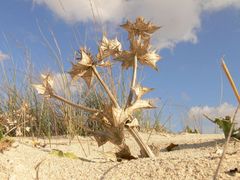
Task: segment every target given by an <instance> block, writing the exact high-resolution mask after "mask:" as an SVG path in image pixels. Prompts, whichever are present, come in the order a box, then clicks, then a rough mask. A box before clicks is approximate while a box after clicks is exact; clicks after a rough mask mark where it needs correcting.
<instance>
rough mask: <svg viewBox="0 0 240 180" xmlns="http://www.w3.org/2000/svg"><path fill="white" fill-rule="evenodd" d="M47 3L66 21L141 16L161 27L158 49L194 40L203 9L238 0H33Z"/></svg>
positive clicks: (233, 4)
mask: <svg viewBox="0 0 240 180" xmlns="http://www.w3.org/2000/svg"><path fill="white" fill-rule="evenodd" d="M34 2H35V3H36V4H39V5H46V6H47V7H48V8H49V9H50V10H52V11H53V12H54V13H55V14H56V15H57V16H58V17H60V18H61V19H63V20H65V21H66V22H69V23H75V22H80V21H88V20H92V19H93V15H92V12H91V5H90V2H92V8H93V10H94V13H95V17H96V18H97V19H99V17H100V18H101V20H102V21H104V22H106V21H108V22H113V23H120V22H121V21H122V20H123V19H124V18H130V19H133V18H135V17H136V16H139V15H141V16H144V17H145V18H146V19H149V20H152V21H153V22H155V23H156V24H159V25H161V26H163V28H162V29H161V30H160V31H159V32H158V33H156V35H155V37H156V42H155V45H156V46H157V47H158V48H164V47H174V46H175V45H176V44H177V43H179V42H183V41H185V42H187V41H190V42H193V43H196V42H197V31H198V30H199V29H200V28H201V19H200V16H201V14H202V13H203V12H204V11H219V10H222V9H224V8H226V7H235V8H238V9H240V1H239V0H181V1H176V0H167V1H166V0H112V1H110V0H91V1H90V0H34Z"/></svg>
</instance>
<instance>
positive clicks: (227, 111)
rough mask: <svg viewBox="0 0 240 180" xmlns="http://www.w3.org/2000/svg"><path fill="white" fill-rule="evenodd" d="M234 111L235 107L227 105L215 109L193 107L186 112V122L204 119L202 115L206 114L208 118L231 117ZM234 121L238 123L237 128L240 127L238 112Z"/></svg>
mask: <svg viewBox="0 0 240 180" xmlns="http://www.w3.org/2000/svg"><path fill="white" fill-rule="evenodd" d="M235 111H236V107H235V106H233V105H231V104H228V103H223V104H221V105H219V106H217V107H210V106H195V107H192V108H190V110H189V111H188V120H189V121H194V120H201V119H205V118H204V117H203V114H206V115H207V116H209V117H210V118H213V119H214V118H215V117H225V116H231V117H232V116H233V114H234V113H235ZM236 121H237V123H238V126H240V112H238V114H237V116H236Z"/></svg>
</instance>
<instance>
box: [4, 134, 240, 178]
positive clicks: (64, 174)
mask: <svg viewBox="0 0 240 180" xmlns="http://www.w3.org/2000/svg"><path fill="white" fill-rule="evenodd" d="M141 136H142V137H143V138H144V140H145V141H147V139H148V134H147V133H141ZM78 139H79V140H80V142H81V144H80V143H79V141H78ZM78 139H77V138H76V137H75V138H74V139H73V140H72V141H71V143H70V144H69V139H67V138H64V137H58V138H52V139H51V146H50V144H47V145H46V146H45V147H40V146H37V147H34V144H36V143H33V142H41V143H42V144H43V143H44V142H45V143H49V141H48V140H43V139H38V140H37V139H35V140H34V141H33V140H32V138H14V140H15V143H14V144H13V147H11V148H9V150H8V151H4V152H3V154H0V179H1V180H5V179H10V180H14V179H19V180H24V179H48V180H56V179H84V180H86V179H100V180H101V179H106V180H107V179H114V180H117V179H124V180H127V179H139V180H141V179H144V180H147V179H177V180H181V179H184V180H185V179H186V180H187V179H189V180H190V179H191V180H192V179H201V180H202V179H212V177H213V174H214V171H215V170H216V167H217V164H218V162H219V160H220V156H221V153H222V149H223V145H224V136H223V135H221V134H205V135H200V134H176V135H175V134H156V133H155V134H153V135H152V136H151V137H150V139H149V141H148V144H149V145H152V144H153V145H154V147H155V151H156V152H158V156H157V158H155V159H150V158H139V159H136V160H130V161H127V160H122V161H121V162H118V161H117V160H116V158H115V156H114V152H115V151H116V148H115V147H114V146H113V145H111V144H110V143H109V144H108V143H107V144H106V145H104V146H103V147H97V144H96V142H95V141H94V140H93V139H92V138H91V137H78ZM127 143H128V144H129V146H130V147H131V150H132V153H133V154H134V155H135V156H137V155H138V154H139V153H138V152H139V149H138V147H137V145H136V144H135V142H134V141H133V139H131V138H130V137H127ZM170 143H174V144H178V145H179V146H178V147H176V148H174V149H173V150H172V151H170V152H168V151H166V147H167V146H168V145H169V144H170ZM52 149H58V150H62V151H63V152H72V153H74V154H75V155H76V156H78V158H77V159H71V158H66V157H58V156H55V155H52V154H51V153H49V152H51V151H52ZM83 150H84V151H83ZM84 152H85V153H84ZM235 168H238V170H239V169H240V142H235V141H232V142H231V143H230V144H229V148H228V151H227V154H226V157H225V159H224V162H223V164H222V168H221V170H220V175H219V177H220V179H240V173H232V174H230V173H228V171H230V170H231V169H235Z"/></svg>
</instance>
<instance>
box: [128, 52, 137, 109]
mask: <svg viewBox="0 0 240 180" xmlns="http://www.w3.org/2000/svg"><path fill="white" fill-rule="evenodd" d="M136 81H137V55H135V57H134V63H133V76H132V82H131V88H130V91H129V95H128V99H127V103H126V106H125V109H126V108H127V107H128V106H129V105H130V104H131V102H132V98H133V88H134V87H135V86H136Z"/></svg>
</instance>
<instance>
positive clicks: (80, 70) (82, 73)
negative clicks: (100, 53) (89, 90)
mask: <svg viewBox="0 0 240 180" xmlns="http://www.w3.org/2000/svg"><path fill="white" fill-rule="evenodd" d="M80 51H81V59H80V61H79V62H77V63H76V64H72V69H71V70H70V72H69V74H70V75H71V77H72V79H73V80H76V79H78V78H79V77H81V78H83V79H84V80H85V82H86V84H87V85H88V87H90V86H91V83H92V80H93V77H94V73H93V70H92V66H93V58H92V56H91V54H90V53H89V52H87V51H86V49H81V50H80Z"/></svg>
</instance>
